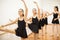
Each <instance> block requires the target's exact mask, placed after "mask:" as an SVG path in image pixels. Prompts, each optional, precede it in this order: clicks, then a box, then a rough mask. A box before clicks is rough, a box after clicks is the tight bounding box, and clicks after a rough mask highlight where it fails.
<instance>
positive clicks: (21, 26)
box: [2, 0, 28, 40]
mask: <svg viewBox="0 0 60 40" xmlns="http://www.w3.org/2000/svg"><path fill="white" fill-rule="evenodd" d="M22 2H23V3H24V5H25V15H24V14H23V13H24V10H23V9H19V11H18V13H19V16H20V17H19V18H17V19H16V20H15V21H12V22H11V23H8V24H6V25H2V27H5V26H9V25H12V24H14V23H16V22H17V24H18V28H17V29H16V30H15V32H14V33H15V34H16V36H19V37H21V39H22V40H25V38H27V32H26V19H27V13H28V9H27V6H26V4H25V2H24V0H22Z"/></svg>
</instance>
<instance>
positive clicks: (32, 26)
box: [28, 17, 38, 33]
mask: <svg viewBox="0 0 60 40" xmlns="http://www.w3.org/2000/svg"><path fill="white" fill-rule="evenodd" d="M28 26H29V28H30V29H31V30H32V32H34V33H38V19H37V17H36V18H32V23H31V24H28Z"/></svg>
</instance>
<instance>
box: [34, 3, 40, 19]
mask: <svg viewBox="0 0 60 40" xmlns="http://www.w3.org/2000/svg"><path fill="white" fill-rule="evenodd" d="M34 3H35V4H36V6H37V8H38V15H37V17H38V19H39V18H40V8H39V6H38V4H37V2H34Z"/></svg>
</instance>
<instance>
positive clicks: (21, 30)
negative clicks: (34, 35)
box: [15, 20, 27, 38]
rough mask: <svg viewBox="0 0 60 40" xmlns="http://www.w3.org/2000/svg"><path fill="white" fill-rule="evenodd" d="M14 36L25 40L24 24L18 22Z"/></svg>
mask: <svg viewBox="0 0 60 40" xmlns="http://www.w3.org/2000/svg"><path fill="white" fill-rule="evenodd" d="M15 32H16V35H17V36H19V37H22V38H27V32H26V22H25V21H24V20H22V21H20V20H18V28H17V29H16V30H15Z"/></svg>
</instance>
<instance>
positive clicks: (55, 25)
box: [50, 6, 60, 40]
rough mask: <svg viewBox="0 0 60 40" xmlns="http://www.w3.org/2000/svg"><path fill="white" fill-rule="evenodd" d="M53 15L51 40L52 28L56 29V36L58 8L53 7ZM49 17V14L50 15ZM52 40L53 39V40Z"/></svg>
mask: <svg viewBox="0 0 60 40" xmlns="http://www.w3.org/2000/svg"><path fill="white" fill-rule="evenodd" d="M52 14H53V19H52V24H53V28H52V30H53V36H52V37H53V38H54V27H56V29H57V34H58V26H59V25H58V24H59V20H58V19H59V17H58V16H60V14H59V8H58V6H55V7H54V12H53V13H52ZM50 15H51V14H50ZM53 40H54V39H53Z"/></svg>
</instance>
